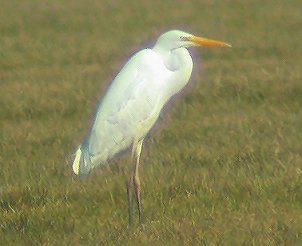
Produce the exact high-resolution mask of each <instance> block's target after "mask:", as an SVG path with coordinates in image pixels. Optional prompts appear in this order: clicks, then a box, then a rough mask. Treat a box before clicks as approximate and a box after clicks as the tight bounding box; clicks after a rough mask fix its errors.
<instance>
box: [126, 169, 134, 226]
mask: <svg viewBox="0 0 302 246" xmlns="http://www.w3.org/2000/svg"><path fill="white" fill-rule="evenodd" d="M127 196H128V212H129V225H130V226H131V225H132V224H133V199H132V198H133V177H132V173H130V172H129V174H128V177H127Z"/></svg>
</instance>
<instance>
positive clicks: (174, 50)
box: [73, 30, 230, 219]
mask: <svg viewBox="0 0 302 246" xmlns="http://www.w3.org/2000/svg"><path fill="white" fill-rule="evenodd" d="M196 45H213V46H214V45H215V46H230V45H228V44H226V43H223V42H220V41H215V40H210V39H205V38H201V37H196V36H193V35H191V34H189V33H185V32H182V31H177V30H173V31H169V32H166V33H164V34H163V35H161V36H160V37H159V39H158V40H157V42H156V44H155V46H154V47H153V48H152V49H144V50H142V51H139V52H138V53H136V54H135V55H134V56H133V57H132V58H130V59H129V61H128V62H127V63H126V64H125V66H124V67H123V68H122V70H121V71H120V72H119V73H118V75H117V76H116V77H115V79H114V80H113V82H112V84H111V86H110V87H109V89H108V90H107V92H106V94H105V96H104V97H103V99H102V101H101V103H100V105H99V108H98V110H97V113H96V116H95V120H94V123H93V126H92V128H91V129H90V131H89V133H88V135H87V137H86V138H85V140H84V141H83V143H82V145H81V146H80V147H79V148H78V150H77V152H76V157H75V159H74V162H73V171H74V173H75V174H77V175H78V174H87V173H89V171H90V170H91V169H93V168H94V167H96V166H99V165H103V164H105V163H107V162H108V161H109V160H110V159H111V158H112V157H114V156H115V155H116V154H117V153H119V152H121V151H122V150H124V149H126V148H129V147H130V146H131V145H132V158H133V159H136V161H135V162H134V165H133V176H130V178H129V185H128V188H129V189H130V187H134V189H135V196H136V199H137V203H138V206H139V218H140V219H141V204H140V196H139V191H140V185H139V184H140V182H139V176H138V165H139V157H140V153H141V148H142V144H143V140H144V138H145V136H146V135H147V134H148V132H149V131H150V129H151V128H152V126H153V125H154V124H155V122H156V120H157V119H158V117H159V114H160V112H161V110H162V108H163V107H164V105H165V104H166V103H167V101H168V100H169V99H170V98H171V97H172V96H173V95H175V94H176V93H178V92H179V91H180V90H182V89H183V88H184V87H185V86H186V84H187V83H188V81H189V78H190V76H191V73H192V67H193V62H192V58H191V56H190V54H189V52H188V50H187V49H186V48H187V47H189V46H196ZM135 155H136V156H135ZM129 189H128V195H129V192H130V191H129ZM128 198H129V204H131V203H132V202H131V201H132V198H131V195H129V197H128ZM131 206H132V205H131ZM130 218H131V217H130Z"/></svg>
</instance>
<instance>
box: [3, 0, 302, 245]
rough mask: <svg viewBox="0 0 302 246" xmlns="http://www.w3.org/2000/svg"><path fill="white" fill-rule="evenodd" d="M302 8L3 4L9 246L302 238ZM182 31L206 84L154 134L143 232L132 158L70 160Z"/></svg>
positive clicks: (197, 83) (145, 170)
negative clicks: (81, 166)
mask: <svg viewBox="0 0 302 246" xmlns="http://www.w3.org/2000/svg"><path fill="white" fill-rule="evenodd" d="M301 8H302V4H301V1H298V0H292V1H282V0H277V1H273V0H268V1H260V0H254V1H239V0H234V1H230V0H229V1H213V0H203V1H181V0H177V1H175V0H173V1H172V0H168V1H157V0H155V1H130V2H126V1H101V0H100V1H96V0H88V1H84V0H76V1H64V2H63V1H59V0H54V1H47V2H46V1H38V0H30V1H16V0H11V1H1V8H0V90H1V97H0V210H1V212H0V244H1V245H149V244H154V245H302V84H301V82H302V79H301V78H302V76H301V65H302V60H301V54H302V48H301V47H302V46H301V40H302V30H301ZM174 28H178V29H183V30H185V31H189V32H192V33H194V34H198V35H202V36H205V37H210V38H217V39H220V40H224V41H226V42H229V43H231V44H232V45H233V48H232V49H221V48H206V49H202V48H196V49H194V50H193V56H194V61H195V67H194V76H193V77H192V79H191V82H192V83H191V86H190V88H189V89H188V90H187V92H186V93H185V94H184V95H183V97H182V98H181V99H179V100H176V102H174V103H173V106H172V107H171V108H170V110H169V112H168V113H166V114H165V116H164V117H163V120H162V121H161V123H160V124H159V126H158V127H157V129H156V131H155V132H154V134H153V136H152V137H151V138H150V139H149V140H148V141H147V144H146V146H145V148H144V153H143V158H142V161H143V162H142V163H143V164H142V169H141V176H142V178H143V206H144V226H143V227H139V226H135V227H133V228H129V226H128V214H127V199H126V187H125V176H124V170H125V168H126V166H127V165H128V164H129V161H130V156H129V154H128V155H123V156H122V157H121V158H119V159H116V160H114V161H112V162H111V163H110V165H108V167H105V168H103V169H98V170H95V172H93V173H92V174H91V175H89V176H87V177H85V178H80V179H79V178H77V177H75V176H74V175H73V174H72V172H71V167H70V160H71V157H70V156H71V155H72V154H73V152H74V151H75V149H76V147H77V146H78V144H79V143H80V142H81V140H82V138H83V137H84V135H85V134H86V131H87V129H88V128H89V126H90V124H91V119H92V117H93V115H94V111H95V108H96V105H97V103H98V100H99V98H100V96H101V95H102V94H103V93H104V90H105V89H106V87H107V86H108V84H109V83H110V81H111V80H112V78H113V77H114V76H115V74H116V73H117V72H118V71H119V69H120V68H121V66H122V65H123V64H124V62H125V61H126V60H127V59H128V57H129V56H130V55H131V54H133V53H134V52H135V51H136V50H139V49H141V48H142V47H146V46H152V45H153V43H154V41H155V40H156V38H157V37H158V35H159V34H161V33H162V32H164V31H166V30H169V29H174Z"/></svg>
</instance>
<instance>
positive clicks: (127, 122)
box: [87, 49, 169, 165]
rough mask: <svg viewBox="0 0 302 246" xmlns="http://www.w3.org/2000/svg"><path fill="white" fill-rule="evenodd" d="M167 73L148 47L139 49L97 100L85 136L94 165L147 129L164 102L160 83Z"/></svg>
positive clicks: (127, 145)
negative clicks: (91, 122) (92, 118)
mask: <svg viewBox="0 0 302 246" xmlns="http://www.w3.org/2000/svg"><path fill="white" fill-rule="evenodd" d="M159 71H161V72H159ZM167 76H169V71H168V70H166V69H165V67H164V66H163V64H162V61H161V60H160V59H159V57H158V56H157V55H156V54H155V53H154V52H153V51H152V50H150V49H146V50H143V51H140V52H139V53H137V54H136V55H135V56H134V57H132V58H131V59H130V60H129V62H128V63H127V64H126V65H125V66H124V68H123V69H122V70H121V72H120V73H119V74H118V75H117V77H116V78H115V79H114V81H113V82H112V84H111V86H110V87H109V89H108V91H107V93H106V94H105V96H104V98H103V100H102V102H101V103H100V106H99V109H98V112H97V115H96V118H95V121H94V124H93V127H92V129H91V131H90V134H89V136H88V138H87V147H88V151H89V155H90V159H91V161H92V162H94V163H95V164H94V165H99V164H102V163H104V162H106V161H107V160H108V159H110V158H111V157H112V156H114V155H115V154H117V153H118V152H120V151H122V150H123V149H126V148H128V147H129V146H130V145H131V143H132V142H133V140H134V139H139V138H142V137H144V136H145V135H146V134H147V133H148V131H149V130H150V128H151V127H152V126H153V124H154V123H155V121H156V119H157V117H158V116H159V113H160V110H161V108H162V106H163V105H161V95H160V87H161V86H162V83H163V81H165V78H166V77H167Z"/></svg>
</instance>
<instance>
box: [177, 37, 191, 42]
mask: <svg viewBox="0 0 302 246" xmlns="http://www.w3.org/2000/svg"><path fill="white" fill-rule="evenodd" d="M179 39H180V40H181V41H189V39H188V37H185V36H180V38H179Z"/></svg>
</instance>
